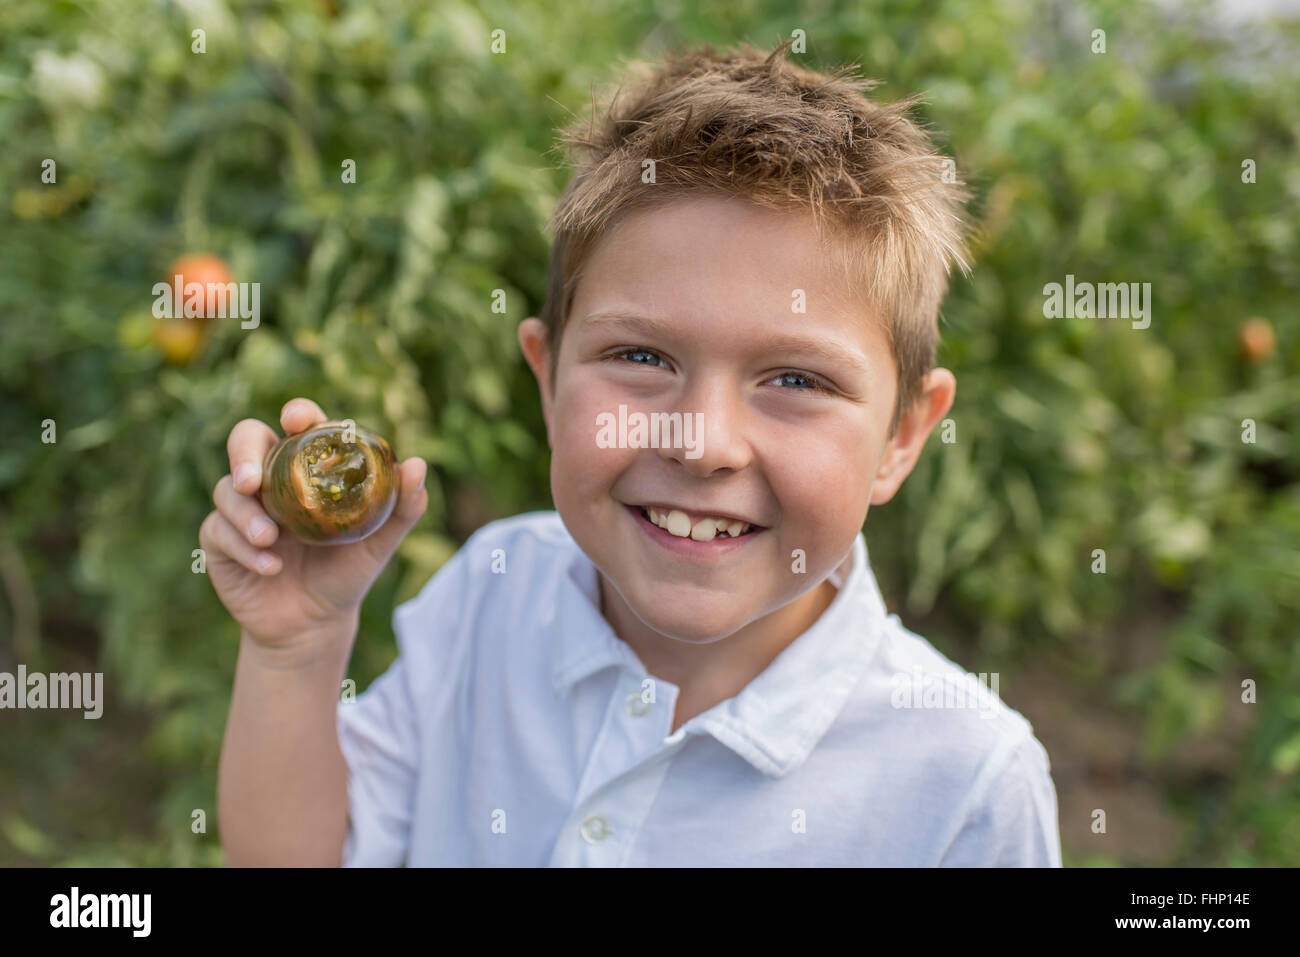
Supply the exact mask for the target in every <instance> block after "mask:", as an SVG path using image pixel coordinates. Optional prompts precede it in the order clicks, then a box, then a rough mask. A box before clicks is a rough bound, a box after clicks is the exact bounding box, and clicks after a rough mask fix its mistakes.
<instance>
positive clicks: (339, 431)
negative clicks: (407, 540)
mask: <svg viewBox="0 0 1300 957" xmlns="http://www.w3.org/2000/svg"><path fill="white" fill-rule="evenodd" d="M262 505H263V506H264V507H265V508H266V512H267V514H268V515H270V516H271V518H272V519H273V520H274V521H275V523H276V524H277V525H279V526H281V527H282V528H285V529H287V530H288V531H289V532H290V533H291V534H292V535H293V536H294V537H295V538H297V539H298V540H300V541H303V542H306V543H308V544H311V545H344V544H347V543H349V542H359V541H361V540H362V539H363V538H365V537H366V536H368V535H370V534H371V533H372V532H374V531H375V530H376V529H378V528H379V526H381V525H383V524H384V522H386V521H388V517H389V516H390V515H391V514H392V513H393V508H394V507H395V506H396V505H397V459H396V457H395V456H394V455H393V450H392V448H390V447H389V445H388V443H387V442H386V441H384V439H382V438H381V437H379V436H378V435H376V434H375V433H374V432H371V431H370V430H369V429H363V428H361V427H360V426H350V427H349V425H347V424H345V423H344V422H325V423H322V424H320V425H317V426H315V427H314V428H311V429H308V430H307V431H306V432H299V433H298V434H297V435H291V436H286V437H285V438H283V439H281V440H280V441H279V442H278V443H276V445H275V447H274V448H273V449H271V451H270V452H268V453H267V456H266V462H265V463H264V464H263V467H262Z"/></svg>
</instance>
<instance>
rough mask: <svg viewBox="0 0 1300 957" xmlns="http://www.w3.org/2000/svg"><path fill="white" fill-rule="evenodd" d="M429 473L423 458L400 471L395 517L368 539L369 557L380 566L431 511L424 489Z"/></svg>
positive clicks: (408, 463) (413, 459) (405, 463)
mask: <svg viewBox="0 0 1300 957" xmlns="http://www.w3.org/2000/svg"><path fill="white" fill-rule="evenodd" d="M428 471H429V466H428V464H427V463H426V462H425V461H424V459H421V458H410V459H407V460H406V461H405V462H403V463H402V465H401V467H400V468H399V469H398V470H397V474H398V475H399V476H400V477H401V480H402V486H401V490H400V491H399V492H398V494H397V505H396V506H394V508H393V514H392V515H391V516H390V517H389V519H388V521H386V522H385V523H384V524H383V525H382V526H380V528H379V530H378V531H377V532H375V533H374V534H373V535H371V536H370V537H369V538H367V539H366V540H365V544H366V547H367V549H368V550H369V552H370V554H371V555H372V556H373V557H374V559H375V560H376V561H377V562H379V563H380V564H382V563H384V562H387V561H388V558H389V556H390V555H392V554H393V551H394V550H395V549H396V548H397V546H398V545H399V544H400V543H401V541H402V539H403V538H405V537H406V533H407V532H409V531H410V530H411V528H412V527H413V526H414V525H415V523H416V522H417V521H419V519H420V516H421V515H423V514H424V510H425V509H426V508H428V506H429V493H428V491H427V490H426V489H425V487H424V482H425V478H426V476H427V475H428Z"/></svg>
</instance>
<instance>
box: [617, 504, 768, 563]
mask: <svg viewBox="0 0 1300 957" xmlns="http://www.w3.org/2000/svg"><path fill="white" fill-rule="evenodd" d="M624 508H626V509H627V511H628V513H629V514H630V515H632V516H633V518H634V519H635V521H636V523H637V525H639V526H640V527H641V529H642V531H644V532H645V533H646V534H647V535H649V536H650V537H651V538H652V539H654V540H655V541H657V542H658V543H659V544H660V545H663V546H664V547H666V548H668V549H670V550H671V551H674V552H677V553H678V554H680V555H686V556H704V555H709V556H717V555H721V554H723V553H726V552H730V551H732V550H734V549H736V548H743V547H745V546H746V545H747V544H748V543H749V542H751V541H753V540H754V536H756V535H758V534H761V533H762V532H763V531H765V530H766V527H765V526H762V525H754V524H751V523H749V522H745V521H743V520H741V519H739V518H737V517H735V516H730V515H703V514H699V515H696V514H693V513H689V512H685V511H683V510H681V509H666V508H663V507H660V506H657V505H625V506H624Z"/></svg>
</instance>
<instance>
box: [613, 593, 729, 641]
mask: <svg viewBox="0 0 1300 957" xmlns="http://www.w3.org/2000/svg"><path fill="white" fill-rule="evenodd" d="M628 604H629V607H631V609H632V612H633V613H634V614H635V615H636V616H637V617H638V618H640V619H641V621H642V623H643V624H645V626H646V627H647V628H652V629H654V630H655V631H656V632H658V633H659V634H661V635H663V636H664V637H665V638H672V639H674V640H676V641H686V642H690V643H691V644H698V645H707V644H709V643H710V642H713V641H719V640H721V639H723V638H726V637H727V636H728V635H731V634H734V633H735V632H737V631H739V630H740V629H741V628H743V627H744V626H745V624H746V623H745V622H744V621H741V620H739V619H737V618H736V616H735V615H734V614H727V615H719V614H712V615H696V614H692V613H691V611H690V610H688V609H681V608H678V609H674V610H673V611H672V612H668V613H666V611H667V610H666V609H664V608H663V607H662V605H661V604H660V605H655V604H653V603H648V604H647V603H639V604H640V607H638V605H633V604H632V603H631V602H629V603H628Z"/></svg>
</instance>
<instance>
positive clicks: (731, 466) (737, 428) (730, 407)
mask: <svg viewBox="0 0 1300 957" xmlns="http://www.w3.org/2000/svg"><path fill="white" fill-rule="evenodd" d="M673 411H674V412H680V413H681V420H682V432H681V438H682V440H683V441H680V442H673V443H671V445H672V446H673V447H670V448H660V450H659V454H660V455H662V456H664V457H665V458H669V459H676V460H677V461H678V462H679V463H680V464H681V465H682V466H684V467H685V468H686V470H687V471H688V472H689V473H690V474H692V475H695V476H698V477H700V478H707V477H708V476H710V475H713V474H714V473H716V472H719V471H739V470H740V469H743V468H744V467H745V466H747V465H748V464H749V463H750V460H751V459H752V458H753V450H752V448H751V447H750V444H749V441H748V439H747V438H746V420H747V413H746V408H745V403H744V399H743V397H742V396H741V394H740V389H739V388H738V387H737V386H736V384H735V383H733V382H731V381H730V379H729V377H727V376H724V375H721V374H708V373H705V374H697V376H696V378H695V381H694V382H692V383H691V384H690V386H689V387H688V388H687V389H686V390H685V391H684V392H683V393H682V395H681V399H680V401H679V402H678V404H677V407H676V408H675V409H674V410H673Z"/></svg>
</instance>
